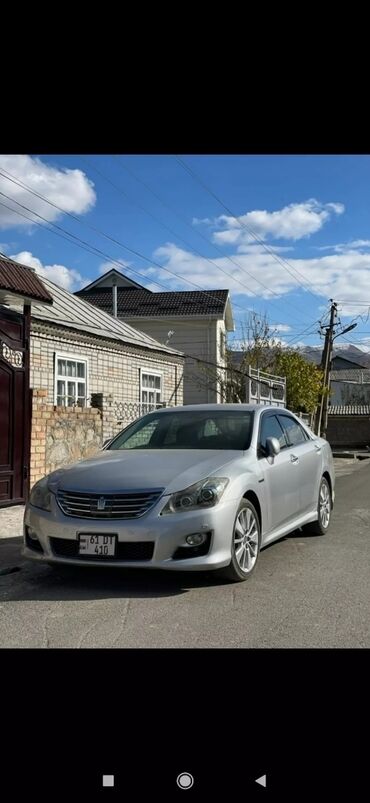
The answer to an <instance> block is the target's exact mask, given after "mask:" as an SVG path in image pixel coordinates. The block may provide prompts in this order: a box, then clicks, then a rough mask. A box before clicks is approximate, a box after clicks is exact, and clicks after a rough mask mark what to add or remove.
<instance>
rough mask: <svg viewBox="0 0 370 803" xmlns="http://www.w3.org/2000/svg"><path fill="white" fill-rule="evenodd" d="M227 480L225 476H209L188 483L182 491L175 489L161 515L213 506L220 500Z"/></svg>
mask: <svg viewBox="0 0 370 803" xmlns="http://www.w3.org/2000/svg"><path fill="white" fill-rule="evenodd" d="M228 482H229V480H228V479H226V477H209V478H208V479H207V480H201V481H200V482H196V483H195V484H194V485H189V487H188V488H185V490H184V491H177V493H174V494H172V496H170V498H169V500H168V502H167V504H166V505H165V507H164V508H163V510H162V514H161V515H163V514H164V513H182V512H185V511H186V510H198V509H200V508H208V507H214V505H217V502H219V501H220V499H221V496H222V494H223V492H224V490H225V488H226V486H227V484H228Z"/></svg>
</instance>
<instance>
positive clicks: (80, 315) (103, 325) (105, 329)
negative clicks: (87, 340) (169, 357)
mask: <svg viewBox="0 0 370 803" xmlns="http://www.w3.org/2000/svg"><path fill="white" fill-rule="evenodd" d="M43 281H44V282H45V286H46V288H47V290H48V291H49V293H50V297H52V300H53V306H52V307H43V306H42V305H41V304H33V305H32V319H33V320H34V319H37V320H41V321H43V322H45V323H49V324H55V325H58V324H59V325H60V326H67V327H69V328H70V329H75V330H77V331H81V332H85V333H86V332H88V333H89V334H92V335H95V337H104V338H107V339H109V340H119V341H121V342H123V343H128V344H131V345H135V346H139V347H141V348H147V349H152V350H153V351H162V352H166V353H167V354H173V355H177V356H181V352H179V351H176V350H175V349H171V348H170V347H169V346H164V345H163V344H162V343H159V342H158V341H157V340H154V338H153V337H150V336H149V335H147V334H145V333H144V332H140V331H139V330H138V329H134V328H133V327H132V326H130V325H129V324H128V323H125V322H124V321H120V320H118V318H113V316H112V315H108V313H106V312H104V311H103V310H101V309H96V308H94V307H92V306H91V304H87V303H86V301H84V300H83V299H82V298H77V297H76V295H74V294H73V293H69V292H68V290H64V289H63V288H62V287H58V286H57V285H56V284H54V282H51V281H50V280H49V279H43Z"/></svg>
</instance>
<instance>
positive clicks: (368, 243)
mask: <svg viewBox="0 0 370 803" xmlns="http://www.w3.org/2000/svg"><path fill="white" fill-rule="evenodd" d="M364 248H370V240H350V241H349V242H348V243H336V245H322V246H320V247H319V248H317V250H318V251H334V252H335V253H336V254H345V253H348V252H349V251H359V250H360V251H361V250H363V249H364Z"/></svg>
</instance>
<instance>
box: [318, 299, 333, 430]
mask: <svg viewBox="0 0 370 803" xmlns="http://www.w3.org/2000/svg"><path fill="white" fill-rule="evenodd" d="M330 301H331V302H332V304H331V307H330V322H329V326H327V327H326V332H325V343H324V349H323V353H322V358H321V365H320V368H321V370H322V371H323V372H324V382H323V394H322V397H321V402H320V407H319V409H318V414H317V426H316V432H317V434H318V435H319V436H321V437H325V435H326V430H327V425H328V401H329V400H328V394H327V393H326V392H325V391H326V390H329V388H330V368H331V359H332V353H333V331H334V326H335V318H336V315H337V305H336V303H335V301H333V299H332V298H331V299H330Z"/></svg>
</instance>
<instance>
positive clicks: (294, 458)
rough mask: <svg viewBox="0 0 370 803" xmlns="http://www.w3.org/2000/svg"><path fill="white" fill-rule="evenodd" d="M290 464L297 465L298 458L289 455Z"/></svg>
mask: <svg viewBox="0 0 370 803" xmlns="http://www.w3.org/2000/svg"><path fill="white" fill-rule="evenodd" d="M290 462H291V463H299V457H296V455H295V454H291V455H290Z"/></svg>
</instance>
